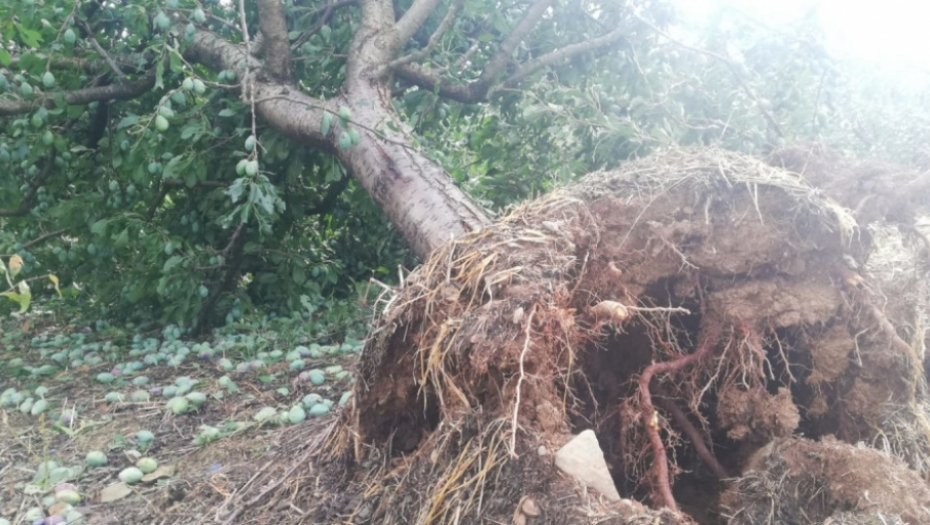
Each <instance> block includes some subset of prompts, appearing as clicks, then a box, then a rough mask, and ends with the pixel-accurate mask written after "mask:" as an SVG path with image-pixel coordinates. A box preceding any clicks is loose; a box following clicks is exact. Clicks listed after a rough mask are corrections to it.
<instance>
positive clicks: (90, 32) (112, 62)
mask: <svg viewBox="0 0 930 525" xmlns="http://www.w3.org/2000/svg"><path fill="white" fill-rule="evenodd" d="M78 23H79V24H81V27H82V28H84V31H86V32H87V41H88V42H90V46H91V47H92V48H94V51H96V52H97V54H99V55H100V56H101V57H103V59H104V60H105V61H106V62H107V65H108V66H110V70H111V71H113V72H114V73H116V78H117V79H118V80H119V81H120V83H122V82H123V81H125V80H126V75H125V74H124V73H123V70H122V69H120V67H119V64H117V63H116V61H115V60H113V58H112V57H111V56H110V54H109V53H107V51H106V50H105V49H103V47H102V46H101V45H100V43H99V42H97V39H96V38H94V31H93V30H92V29H91V28H90V26H89V25H87V22H85V21H83V20H80V21H79V22H78Z"/></svg>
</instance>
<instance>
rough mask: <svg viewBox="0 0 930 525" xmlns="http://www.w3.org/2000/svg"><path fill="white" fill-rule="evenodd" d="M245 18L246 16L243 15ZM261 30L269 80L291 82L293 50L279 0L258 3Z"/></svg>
mask: <svg viewBox="0 0 930 525" xmlns="http://www.w3.org/2000/svg"><path fill="white" fill-rule="evenodd" d="M243 16H245V14H244V13H243ZM258 18H259V28H260V29H261V32H262V37H263V39H264V42H263V44H262V45H263V50H264V57H265V66H264V68H263V71H264V72H265V74H267V75H268V77H269V78H274V79H277V80H286V81H290V79H291V49H290V46H289V45H288V38H287V20H286V19H285V18H284V10H283V8H282V7H281V2H280V1H279V0H259V1H258ZM243 29H244V28H243Z"/></svg>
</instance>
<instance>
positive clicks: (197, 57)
mask: <svg viewBox="0 0 930 525" xmlns="http://www.w3.org/2000/svg"><path fill="white" fill-rule="evenodd" d="M366 4H367V3H366ZM374 4H376V5H374V6H371V5H369V9H370V10H372V11H375V10H377V9H378V7H383V8H391V4H390V2H384V4H385V5H383V6H382V5H380V4H381V3H380V2H374ZM382 11H383V9H382ZM372 15H373V16H375V15H374V13H372ZM382 15H384V13H383V12H380V11H379V13H378V15H377V16H382ZM391 16H393V14H392V15H391ZM397 40H398V36H397V34H395V33H393V32H392V31H390V30H385V29H384V28H383V27H379V26H373V25H367V26H364V27H363V28H361V29H360V31H359V35H357V36H356V38H355V41H354V43H353V54H352V59H350V61H349V64H348V68H347V70H348V77H349V78H348V79H347V81H346V85H345V88H344V90H343V95H342V96H341V97H340V98H337V99H331V100H327V101H322V100H319V99H316V98H314V97H311V96H309V95H306V94H304V93H302V92H301V91H300V90H299V89H298V88H297V87H296V86H293V85H292V84H290V82H289V81H284V80H276V79H275V78H274V76H271V75H260V74H258V73H259V71H260V70H261V69H262V67H263V65H262V63H261V62H260V61H259V60H258V59H256V58H255V57H249V56H248V54H247V53H246V52H245V49H244V48H242V47H241V46H236V45H234V44H232V43H230V42H228V41H226V40H224V39H222V38H219V37H218V36H216V35H213V34H211V33H208V32H204V31H201V32H198V33H197V35H196V36H195V38H194V43H193V45H192V46H191V47H190V48H189V49H188V52H187V57H188V58H189V59H190V60H193V61H196V62H199V63H201V64H204V65H206V66H207V67H210V68H211V69H229V70H233V71H239V72H242V73H241V78H242V85H243V91H242V97H243V99H244V100H249V99H250V98H251V97H253V96H254V100H255V109H256V111H257V113H258V114H259V116H261V117H262V118H263V119H264V120H265V121H266V122H268V123H269V124H270V125H271V126H273V127H274V128H276V129H277V130H279V131H280V132H282V133H284V134H286V135H287V136H289V137H290V138H292V139H293V140H295V141H297V142H298V143H300V144H303V145H305V146H309V147H313V148H316V149H320V150H323V151H327V152H330V153H334V154H336V155H337V156H338V158H339V159H340V161H342V162H343V163H344V164H345V166H346V167H347V168H348V170H349V172H350V173H351V174H352V175H353V176H354V177H355V179H356V180H357V181H358V182H359V183H360V184H361V185H362V186H363V187H364V188H365V190H367V191H368V193H369V194H370V195H371V196H372V198H373V199H374V200H375V202H376V203H377V204H378V206H380V207H381V209H382V210H383V211H384V213H385V215H387V218H388V220H390V221H391V223H392V224H394V226H395V227H396V228H397V229H398V231H400V233H401V235H403V236H404V239H405V240H406V242H407V244H408V245H409V246H410V248H411V249H412V250H413V251H414V253H416V254H417V256H419V257H420V258H426V257H427V256H428V255H429V254H430V252H432V251H433V250H434V249H435V248H436V247H437V246H439V245H440V244H442V243H445V242H447V241H449V240H450V239H453V238H456V237H459V236H461V235H463V234H464V233H466V232H468V231H471V230H474V229H477V228H480V227H481V226H483V225H485V224H487V223H488V218H487V215H486V214H485V213H484V211H483V210H482V209H481V208H480V207H479V206H478V205H477V204H475V203H474V202H473V201H472V200H471V198H470V197H469V196H468V195H467V194H466V193H465V192H464V191H462V190H461V189H460V188H459V187H458V186H456V185H455V183H454V181H453V180H452V178H451V177H450V176H449V174H448V173H446V172H445V171H444V170H443V169H442V168H441V167H440V166H439V165H438V164H437V163H435V162H434V161H432V160H430V159H429V158H428V157H427V156H426V155H425V154H424V153H423V152H421V151H418V150H417V149H415V148H414V147H413V146H412V143H413V142H412V140H411V139H410V138H409V137H410V136H411V133H410V131H409V129H408V128H407V126H406V124H405V123H404V122H403V121H402V119H400V118H399V116H398V115H397V114H396V113H395V112H394V108H393V104H392V102H391V98H390V90H389V89H388V82H387V79H385V78H383V77H380V76H378V74H377V72H378V66H380V65H383V64H386V63H387V62H389V61H390V58H391V57H393V55H394V53H395V51H393V49H395V48H396V47H397V44H395V42H396V41H397ZM250 89H251V91H249V90H250ZM342 106H345V107H347V108H349V109H350V110H351V112H352V116H351V119H350V122H349V123H348V126H347V128H351V127H354V128H355V129H356V131H358V133H359V137H360V140H359V143H358V144H357V145H353V146H352V147H350V148H347V149H340V148H339V147H337V144H338V140H339V136H340V134H341V133H342V132H343V131H347V128H344V127H343V126H342V125H341V124H340V122H339V119H336V118H334V119H333V120H334V124H333V126H332V127H331V129H330V130H329V132H328V133H327V135H325V136H324V135H323V134H322V132H321V121H322V118H323V115H324V114H325V113H330V114H333V115H335V114H338V111H339V108H340V107H342ZM389 122H390V123H391V124H390V126H389V125H388V123H389ZM391 127H394V128H395V129H391Z"/></svg>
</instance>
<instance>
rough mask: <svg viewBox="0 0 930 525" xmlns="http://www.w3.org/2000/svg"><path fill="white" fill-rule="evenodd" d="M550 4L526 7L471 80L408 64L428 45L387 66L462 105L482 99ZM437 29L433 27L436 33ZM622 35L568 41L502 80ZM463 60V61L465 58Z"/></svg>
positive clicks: (514, 79)
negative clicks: (452, 81) (456, 80)
mask: <svg viewBox="0 0 930 525" xmlns="http://www.w3.org/2000/svg"><path fill="white" fill-rule="evenodd" d="M550 3H551V2H550V1H549V0H537V1H536V3H534V4H533V5H532V6H531V7H530V9H529V10H528V11H527V12H526V14H525V15H524V17H523V19H522V20H521V21H520V23H518V24H517V27H516V28H514V30H513V32H512V33H511V34H510V35H508V37H507V39H506V40H505V41H504V43H503V44H501V47H500V49H499V50H498V52H497V54H495V55H494V57H493V58H492V59H491V61H490V62H489V63H488V65H487V66H486V67H485V69H484V71H482V73H481V76H480V77H479V78H478V80H476V81H474V82H471V83H468V84H450V83H448V82H445V81H443V80H442V78H440V73H439V72H438V71H431V70H429V69H426V68H424V67H423V66H420V65H417V64H411V63H410V62H413V61H414V60H418V59H420V58H423V56H424V55H425V54H426V53H428V52H429V50H430V46H429V45H427V48H426V49H424V50H422V51H418V52H415V53H413V54H412V55H409V56H407V57H403V58H400V59H398V60H395V61H393V62H392V63H391V64H390V65H389V67H391V68H393V70H394V72H395V74H396V75H397V77H398V78H401V79H403V80H405V81H407V82H410V83H412V84H415V85H417V86H420V87H422V88H426V89H430V90H437V91H438V93H439V95H440V96H441V97H445V98H448V99H452V100H456V101H459V102H463V103H466V104H473V103H477V102H482V101H484V100H486V99H487V97H488V95H489V93H491V91H493V89H494V87H495V85H496V84H497V83H498V76H499V75H500V73H501V72H502V71H503V70H504V68H505V67H506V66H507V64H508V62H509V61H510V59H511V57H512V55H513V53H514V51H515V50H516V48H517V45H519V43H520V41H521V40H522V39H523V37H525V36H526V34H527V33H528V32H529V31H530V30H532V28H533V26H535V25H536V23H537V22H538V21H539V19H540V18H541V17H542V15H543V14H544V13H545V11H546V9H548V7H549V4H550ZM450 13H451V11H450ZM443 23H446V20H443ZM450 23H451V21H450ZM440 28H441V25H440ZM438 31H439V30H437V32H438ZM624 34H625V32H624V30H623V29H620V28H618V29H615V30H613V31H610V32H609V33H605V34H603V35H601V36H599V37H596V38H593V39H591V40H586V41H584V42H578V43H575V44H570V45H567V46H565V47H562V48H559V49H556V50H554V51H550V52H549V53H546V54H545V55H542V56H540V57H537V58H534V59H532V60H530V61H528V62H524V63H523V64H521V65H520V66H519V67H518V68H517V71H516V72H515V73H513V74H512V75H511V76H510V77H508V78H507V79H506V80H504V81H503V85H504V86H508V87H510V86H514V85H516V84H517V83H519V82H520V81H521V80H523V79H524V78H526V77H527V76H529V75H531V74H533V73H535V72H536V71H538V70H540V69H542V68H544V67H547V66H550V65H552V64H555V63H556V62H560V61H563V60H565V59H568V58H571V57H572V56H575V55H577V54H580V53H584V52H586V51H591V50H594V49H597V48H600V47H604V46H607V45H610V44H612V43H614V42H616V41H618V40H620V39H622V38H623V37H624ZM430 44H434V42H433V38H432V37H431V38H430ZM475 49H477V43H476V45H473V46H472V48H471V49H469V51H468V53H467V55H469V56H470V54H471V53H473V52H474V50H475ZM465 60H467V57H466V58H465ZM463 65H464V62H463V61H461V60H460V61H459V62H457V63H456V67H461V66H463Z"/></svg>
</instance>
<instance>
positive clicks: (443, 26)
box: [382, 0, 465, 74]
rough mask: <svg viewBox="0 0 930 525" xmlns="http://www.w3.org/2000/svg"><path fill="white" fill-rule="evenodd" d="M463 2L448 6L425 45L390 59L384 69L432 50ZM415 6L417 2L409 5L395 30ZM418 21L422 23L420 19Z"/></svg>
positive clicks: (392, 67) (414, 59)
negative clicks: (447, 10)
mask: <svg viewBox="0 0 930 525" xmlns="http://www.w3.org/2000/svg"><path fill="white" fill-rule="evenodd" d="M464 3H465V0H456V2H455V3H454V4H452V7H450V8H449V12H448V13H446V16H445V17H444V18H443V19H442V22H440V23H439V27H437V28H436V30H435V31H433V34H432V35H430V37H429V41H428V42H427V43H426V47H424V48H423V49H420V50H418V51H414V52H413V53H410V54H409V55H407V56H403V57H400V58H398V59H396V60H394V61H392V62H391V63H390V64H388V65H387V66H386V67H385V70H389V69H394V68H396V67H397V66H401V65H404V64H409V63H410V62H413V61H416V60H420V59H422V58H424V57H427V56H429V54H430V53H431V52H432V51H433V48H434V47H436V44H438V43H439V39H440V38H442V35H443V34H444V33H445V32H446V30H447V29H449V27H450V26H451V25H452V21H453V20H455V15H457V14H458V12H459V10H460V9H461V8H462V5H464ZM416 7H417V4H414V5H413V7H411V8H410V10H409V11H407V14H405V15H404V17H403V18H401V19H400V22H398V23H397V26H395V28H396V30H398V31H399V26H400V25H401V24H402V23H403V22H404V20H406V19H407V15H409V14H410V11H413V9H414V8H416ZM420 23H421V24H422V21H421V22H420ZM412 36H413V34H412V33H411V34H410V35H409V36H407V37H406V38H404V39H403V41H404V42H406V41H407V40H409V39H410V37H412ZM385 72H386V71H382V74H383V73H385Z"/></svg>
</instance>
